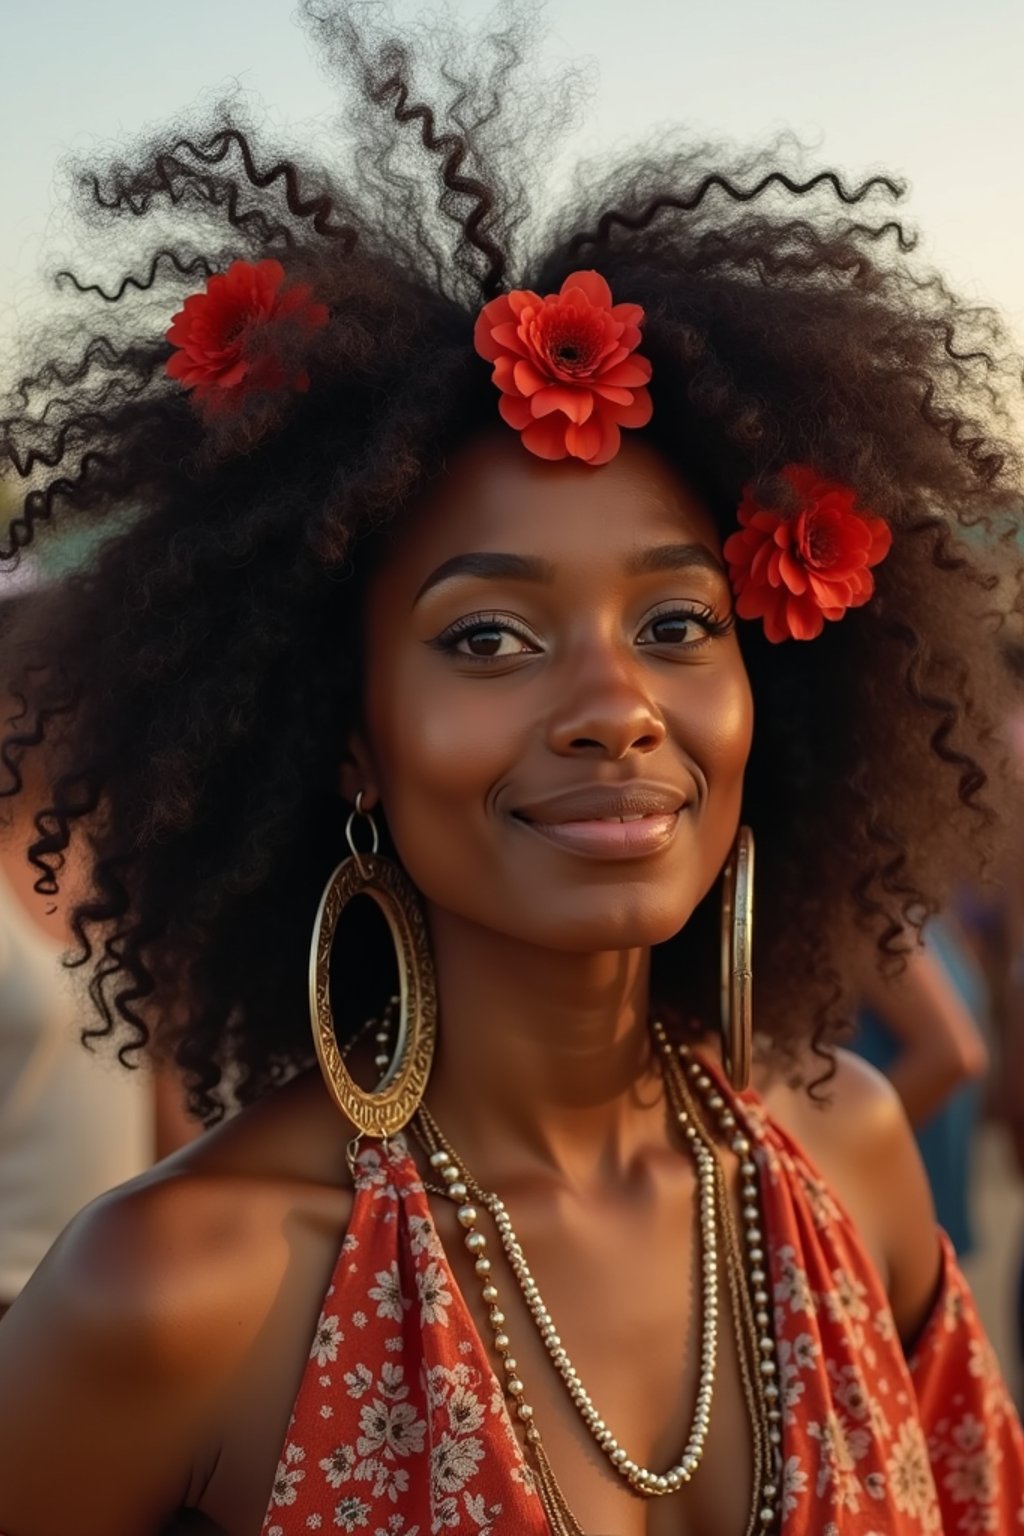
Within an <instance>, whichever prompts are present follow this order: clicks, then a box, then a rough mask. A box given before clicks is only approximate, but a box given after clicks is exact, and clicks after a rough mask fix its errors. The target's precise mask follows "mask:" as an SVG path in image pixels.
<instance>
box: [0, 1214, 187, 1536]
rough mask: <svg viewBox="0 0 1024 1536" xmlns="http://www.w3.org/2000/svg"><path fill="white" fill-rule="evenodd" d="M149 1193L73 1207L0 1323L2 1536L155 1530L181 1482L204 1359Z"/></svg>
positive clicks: (121, 1534) (124, 1535) (146, 1535)
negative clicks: (75, 1211)
mask: <svg viewBox="0 0 1024 1536" xmlns="http://www.w3.org/2000/svg"><path fill="white" fill-rule="evenodd" d="M151 1193H152V1192H151V1191H143V1192H139V1191H136V1192H128V1193H120V1194H118V1195H117V1196H115V1197H113V1198H112V1199H108V1200H106V1201H101V1202H99V1203H98V1204H97V1205H96V1206H93V1207H92V1208H91V1209H90V1210H89V1211H87V1212H86V1213H85V1214H84V1215H83V1216H82V1217H80V1218H78V1219H77V1220H76V1222H75V1223H73V1224H72V1226H71V1227H70V1228H69V1229H68V1231H67V1232H66V1233H65V1234H64V1236H63V1238H62V1239H61V1240H60V1241H59V1242H58V1244H57V1245H56V1246H55V1248H54V1249H53V1250H51V1252H50V1254H49V1256H48V1257H47V1258H46V1259H45V1260H44V1262H43V1264H42V1265H41V1266H40V1268H39V1269H38V1270H37V1272H36V1274H35V1275H34V1276H33V1278H32V1280H31V1281H30V1282H29V1284H28V1286H27V1287H26V1288H25V1290H24V1291H23V1293H22V1295H21V1296H20V1297H19V1299H18V1301H17V1302H16V1303H15V1305H14V1306H13V1307H12V1309H11V1311H10V1312H9V1313H8V1314H7V1315H6V1317H5V1318H4V1320H3V1322H2V1323H0V1531H3V1532H5V1533H6V1536H54V1533H55V1532H59V1533H60V1536H156V1533H157V1532H158V1531H159V1530H160V1529H161V1528H162V1527H163V1525H164V1523H165V1522H166V1520H167V1519H168V1518H169V1516H170V1515H172V1514H173V1513H174V1511H175V1510H176V1509H177V1508H178V1507H179V1505H180V1504H181V1502H182V1500H183V1499H184V1498H185V1496H186V1494H187V1492H188V1488H189V1482H190V1479H191V1476H192V1465H193V1453H194V1450H195V1446H196V1439H197V1436H198V1434H199V1432H200V1425H201V1421H202V1412H203V1406H204V1403H203V1399H204V1395H205V1393H206V1391H207V1389H208V1388H209V1386H210V1370H209V1363H207V1365H206V1366H205V1367H204V1363H203V1360H202V1355H201V1351H199V1350H197V1349H196V1348H195V1347H194V1345H193V1343H192V1342H190V1335H194V1332H195V1330H194V1328H193V1326H192V1324H191V1322H190V1320H189V1316H188V1312H189V1303H190V1300H191V1298H189V1297H188V1295H187V1290H186V1294H185V1295H184V1296H183V1297H182V1298H181V1301H180V1304H179V1301H178V1299H177V1297H176V1290H177V1287H176V1285H175V1279H174V1275H175V1267H174V1265H173V1263H171V1264H169V1265H166V1266H165V1268H164V1275H163V1277H162V1278H161V1275H160V1273H159V1269H160V1263H161V1259H162V1258H166V1256H167V1255H166V1242H167V1230H166V1221H165V1213H164V1212H161V1210H160V1209H159V1202H158V1201H153V1200H152V1199H147V1197H148V1196H149V1195H150V1194H151ZM196 1342H198V1341H196Z"/></svg>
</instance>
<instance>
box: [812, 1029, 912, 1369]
mask: <svg viewBox="0 0 1024 1536" xmlns="http://www.w3.org/2000/svg"><path fill="white" fill-rule="evenodd" d="M799 1091H800V1092H801V1093H804V1090H799ZM828 1092H829V1094H830V1095H831V1102H830V1103H829V1105H828V1107H827V1108H825V1109H824V1110H816V1109H814V1108H813V1107H810V1106H806V1105H805V1107H804V1108H802V1109H801V1111H800V1117H801V1125H800V1128H799V1130H798V1135H799V1136H800V1139H802V1140H803V1141H804V1143H805V1144H806V1145H807V1148H808V1151H810V1152H811V1154H812V1157H813V1158H814V1161H815V1162H816V1163H817V1164H818V1166H819V1168H820V1169H821V1171H822V1173H823V1174H824V1176H825V1177H826V1178H827V1179H828V1181H829V1183H830V1184H831V1185H832V1187H833V1188H834V1189H835V1191H836V1193H837V1194H838V1196H839V1198H840V1199H841V1200H842V1202H843V1204H844V1205H845V1206H846V1208H847V1210H848V1211H849V1213H850V1215H851V1217H852V1219H853V1220H854V1222H855V1224H856V1225H857V1227H858V1229H859V1231H860V1233H861V1236H862V1238H863V1240H864V1241H865V1246H866V1247H867V1248H868V1250H869V1252H871V1253H873V1254H874V1255H875V1256H876V1257H877V1259H878V1261H879V1264H880V1267H881V1270H882V1278H883V1280H884V1282H885V1287H886V1292H887V1294H888V1297H889V1304H890V1306H891V1307H892V1311H893V1316H894V1318H895V1321H896V1327H897V1329H898V1331H899V1335H900V1338H901V1339H902V1340H903V1341H904V1343H907V1342H909V1341H912V1340H913V1339H914V1338H915V1337H916V1335H917V1333H918V1332H919V1330H920V1328H921V1326H922V1324H923V1323H924V1322H925V1320H926V1319H927V1316H928V1312H929V1310H930V1308H931V1304H932V1301H933V1299H934V1296H935V1290H936V1286H937V1284H938V1281H939V1275H940V1265H941V1254H940V1246H939V1236H938V1227H937V1225H936V1220H935V1206H934V1202H933V1200H932V1193H931V1188H930V1186H929V1184H928V1177H927V1174H926V1173H925V1170H924V1164H923V1163H922V1161H921V1154H920V1152H919V1151H918V1148H917V1142H916V1141H915V1139H914V1133H913V1131H912V1130H911V1127H910V1122H909V1120H908V1119H907V1115H906V1112H905V1110H904V1108H903V1105H902V1103H901V1101H900V1098H899V1095H898V1094H897V1093H896V1091H895V1089H894V1088H893V1086H892V1084H891V1083H890V1082H889V1081H888V1079H887V1078H885V1077H884V1076H883V1075H882V1073H880V1072H876V1071H875V1069H874V1068H873V1067H871V1066H869V1065H868V1064H867V1062H865V1061H862V1060H861V1059H860V1057H858V1056H855V1055H853V1054H852V1053H851V1052H849V1051H838V1052H837V1053H836V1074H835V1077H834V1078H833V1079H832V1081H831V1082H830V1084H829V1087H828ZM804 1096H805V1098H806V1095H804Z"/></svg>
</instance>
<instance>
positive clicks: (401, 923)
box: [309, 790, 437, 1164]
mask: <svg viewBox="0 0 1024 1536" xmlns="http://www.w3.org/2000/svg"><path fill="white" fill-rule="evenodd" d="M357 818H361V819H362V820H364V821H367V822H368V823H369V826H370V832H371V849H370V852H369V853H366V852H360V850H359V849H358V848H357V847H356V844H355V840H354V837H353V833H354V829H355V824H356V820H357ZM345 840H346V842H347V843H348V846H349V850H350V854H349V857H348V858H347V859H344V860H343V861H342V862H341V863H340V864H339V865H338V866H337V868H336V869H335V870H334V871H333V873H332V874H331V877H330V879H329V880H328V882H327V884H326V886H325V887H324V892H323V895H322V896H321V898H320V905H319V907H318V909H317V914H316V921H315V922H314V924H313V937H312V942H311V944H310V950H309V1012H310V1020H311V1022H312V1026H313V1043H314V1045H315V1047H316V1055H317V1060H318V1062H319V1063H320V1071H321V1072H322V1074H323V1078H324V1082H325V1083H326V1085H327V1088H328V1090H329V1092H330V1094H331V1097H332V1098H333V1100H334V1102H335V1104H336V1105H337V1106H338V1108H339V1109H340V1110H341V1112H342V1114H343V1115H345V1116H347V1118H348V1119H349V1120H350V1121H351V1122H352V1124H353V1125H354V1126H355V1128H356V1131H357V1132H358V1135H357V1136H356V1138H355V1142H354V1143H353V1144H352V1146H350V1148H349V1163H350V1164H352V1163H353V1162H354V1160H355V1153H356V1149H357V1147H358V1142H359V1139H360V1137H362V1136H370V1137H373V1138H374V1139H376V1140H381V1141H385V1142H386V1141H387V1138H388V1137H389V1136H393V1135H394V1134H395V1132H396V1131H400V1130H401V1129H402V1127H403V1126H405V1125H407V1124H408V1123H409V1121H410V1120H411V1119H412V1117H413V1115H414V1114H415V1113H416V1111H417V1109H418V1108H419V1105H420V1101H421V1100H422V1098H423V1095H424V1093H425V1091H426V1087H427V1081H428V1079H429V1077H430V1069H431V1067H432V1065H433V1060H434V1047H435V1044H436V1040H437V983H436V980H435V976H434V964H433V961H432V959H431V956H430V945H429V941H428V938H427V928H426V923H425V922H424V920H423V912H422V909H421V907H420V903H419V898H418V897H417V895H416V892H415V890H414V889H413V886H412V884H411V883H410V881H409V880H408V878H407V877H406V875H405V874H404V873H403V871H402V870H401V869H400V868H399V866H398V865H397V864H395V863H393V862H392V861H391V860H390V859H382V858H380V857H379V856H378V852H377V850H378V848H379V847H380V838H379V836H378V833H377V824H376V822H375V821H374V819H373V815H372V813H370V812H368V811H364V810H363V792H362V790H360V791H359V793H358V795H357V796H356V804H355V810H354V811H352V813H351V814H350V815H349V818H348V821H347V823H346V825H345ZM361 895H365V896H370V897H372V899H373V900H374V901H375V902H376V903H377V905H378V907H379V908H380V910H381V912H382V913H383V914H384V918H385V920H386V922H387V925H388V929H389V931H390V933H391V940H392V943H393V944H394V946H395V957H396V959H397V962H398V978H399V991H398V1004H399V1019H398V1037H397V1040H396V1042H395V1049H394V1053H393V1055H392V1057H391V1061H390V1064H389V1066H388V1067H387V1069H386V1071H385V1072H384V1075H383V1077H382V1078H381V1080H380V1082H379V1083H378V1085H377V1087H376V1088H375V1089H374V1090H373V1091H372V1092H369V1093H368V1092H367V1091H366V1090H365V1089H364V1088H361V1087H360V1086H359V1084H358V1083H357V1082H356V1081H355V1079H354V1078H353V1076H352V1074H351V1073H350V1072H349V1070H348V1067H347V1066H346V1065H345V1062H344V1060H343V1058H342V1054H341V1051H340V1049H339V1047H338V1041H337V1037H336V1035H335V1030H334V1015H333V1013H332V1010H331V989H330V979H331V951H332V949H333V947H334V939H335V934H336V932H337V928H338V921H339V919H340V917H341V914H342V912H343V911H344V910H345V908H346V907H347V906H348V904H349V902H350V901H351V900H352V898H353V897H354V896H361Z"/></svg>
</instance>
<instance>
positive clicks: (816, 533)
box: [805, 517, 839, 567]
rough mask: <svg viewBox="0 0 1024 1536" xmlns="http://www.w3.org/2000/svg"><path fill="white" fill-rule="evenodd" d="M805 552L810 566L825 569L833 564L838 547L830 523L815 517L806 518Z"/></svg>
mask: <svg viewBox="0 0 1024 1536" xmlns="http://www.w3.org/2000/svg"><path fill="white" fill-rule="evenodd" d="M805 551H806V557H807V560H808V562H809V563H810V564H811V565H817V566H824V567H827V566H830V565H833V564H834V563H835V559H836V555H837V554H838V551H839V546H838V541H837V539H836V536H835V529H834V528H833V527H832V525H831V524H830V523H824V522H822V521H821V519H820V518H816V517H813V518H808V520H807V539H806V544H805Z"/></svg>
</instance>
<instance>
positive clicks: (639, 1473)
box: [378, 1023, 782, 1536]
mask: <svg viewBox="0 0 1024 1536" xmlns="http://www.w3.org/2000/svg"><path fill="white" fill-rule="evenodd" d="M652 1032H653V1035H654V1039H655V1043H656V1045H657V1048H658V1052H659V1055H660V1057H661V1060H662V1065H663V1073H664V1079H665V1086H666V1092H667V1094H668V1098H669V1103H670V1105H671V1108H672V1113H673V1116H674V1118H675V1120H676V1122H677V1124H678V1126H679V1128H680V1131H681V1133H682V1137H683V1142H684V1145H685V1147H686V1149H687V1151H688V1152H689V1153H690V1155H691V1156H692V1158H693V1160H694V1164H695V1167H696V1171H697V1191H698V1200H697V1207H698V1215H697V1225H698V1229H699V1260H700V1268H701V1303H702V1306H701V1325H700V1358H699V1372H698V1383H697V1395H696V1399H695V1402H694V1408H693V1415H692V1421H691V1424H690V1430H689V1436H688V1439H687V1443H686V1446H685V1448H684V1450H683V1453H682V1455H681V1456H680V1458H679V1460H678V1461H677V1462H676V1463H675V1464H674V1465H673V1466H671V1467H669V1468H668V1469H667V1470H665V1471H664V1472H656V1471H655V1470H653V1469H652V1468H650V1467H645V1466H643V1465H641V1463H640V1462H639V1461H637V1460H636V1459H635V1458H634V1457H632V1456H631V1455H630V1454H629V1452H628V1451H627V1450H626V1448H625V1447H624V1446H623V1445H621V1444H620V1443H619V1441H618V1439H617V1438H616V1436H615V1435H614V1434H613V1433H612V1431H611V1429H610V1428H609V1426H608V1424H607V1422H606V1420H605V1419H604V1417H603V1416H602V1415H601V1414H600V1413H599V1411H598V1409H597V1406H596V1404H595V1403H594V1401H593V1399H592V1397H591V1395H590V1393H589V1392H588V1391H587V1389H586V1387H585V1386H584V1384H583V1382H582V1381H581V1380H580V1377H579V1373H578V1372H577V1370H576V1368H575V1366H574V1365H573V1363H572V1360H571V1358H570V1356H569V1353H568V1351H567V1349H566V1348H565V1345H564V1344H563V1342H562V1338H561V1335H560V1334H559V1332H558V1329H557V1327H556V1325H555V1322H554V1320H553V1319H552V1317H551V1314H550V1312H549V1311H548V1309H547V1307H546V1306H545V1304H544V1299H543V1297H542V1295H541V1293H540V1290H539V1288H538V1286H537V1282H536V1280H535V1279H534V1276H533V1274H532V1272H531V1270H530V1267H529V1265H528V1263H527V1260H526V1256H525V1254H524V1253H523V1248H522V1244H521V1243H520V1242H519V1239H518V1238H517V1236H516V1234H515V1231H514V1229H513V1226H512V1222H511V1219H510V1217H509V1214H508V1211H507V1210H506V1208H505V1205H504V1203H503V1201H502V1200H501V1199H500V1198H499V1197H498V1196H497V1195H496V1194H493V1193H492V1192H490V1191H488V1190H485V1189H483V1188H482V1187H481V1185H480V1184H479V1183H478V1182H477V1181H476V1180H475V1179H474V1178H473V1176H472V1174H470V1173H469V1171H468V1170H467V1168H466V1165H465V1162H464V1161H463V1159H462V1158H461V1157H459V1155H458V1154H457V1153H456V1151H455V1149H454V1148H453V1147H452V1145H451V1143H450V1142H449V1141H448V1140H447V1139H446V1138H445V1136H444V1134H443V1133H442V1131H441V1129H440V1127H439V1126H438V1124H437V1121H436V1120H435V1119H434V1117H433V1115H432V1114H431V1113H430V1111H429V1110H428V1109H427V1107H426V1105H425V1104H421V1106H420V1108H419V1110H418V1111H417V1114H416V1116H415V1118H414V1119H413V1121H412V1125H411V1128H412V1130H413V1131H414V1132H415V1134H416V1136H417V1138H418V1139H419V1141H420V1142H421V1143H422V1145H423V1148H424V1151H425V1152H426V1155H427V1157H428V1160H429V1163H430V1166H431V1168H432V1169H433V1170H435V1172H436V1173H437V1175H438V1177H439V1178H440V1180H441V1183H440V1184H439V1185H434V1184H431V1183H428V1184H427V1188H428V1189H429V1190H430V1191H431V1192H432V1193H434V1194H438V1195H442V1196H443V1197H444V1198H445V1199H446V1200H449V1201H451V1202H453V1203H454V1205H455V1206H456V1217H457V1219H458V1222H459V1224H460V1226H461V1227H462V1228H463V1230H464V1242H465V1245H466V1248H467V1250H468V1251H469V1254H470V1256H471V1257H472V1259H473V1261H474V1267H475V1270H476V1274H477V1276H478V1278H479V1280H480V1283H481V1297H482V1300H483V1302H484V1306H485V1308H486V1311H487V1318H488V1323H489V1325H490V1330H491V1343H492V1346H493V1349H494V1352H495V1354H496V1355H497V1356H498V1358H499V1360H500V1363H501V1376H502V1378H503V1387H504V1391H505V1395H506V1398H507V1399H508V1402H509V1405H510V1409H511V1411H512V1413H513V1415H514V1416H515V1418H517V1419H518V1421H519V1423H520V1424H521V1426H522V1429H523V1434H524V1438H525V1440H526V1444H527V1448H528V1452H529V1454H530V1455H531V1457H532V1460H533V1464H534V1469H535V1474H536V1477H537V1484H538V1490H539V1493H540V1496H541V1500H542V1503H543V1505H544V1509H545V1513H546V1514H547V1517H548V1520H549V1523H550V1525H551V1528H552V1531H553V1533H554V1536H584V1533H583V1531H582V1528H581V1526H580V1525H579V1522H578V1521H577V1520H576V1518H575V1516H574V1515H573V1514H572V1512H571V1510H570V1509H569V1507H568V1504H567V1503H566V1501H565V1497H564V1495H563V1494H562V1491H561V1488H560V1487H559V1485H558V1480H557V1478H556V1477H555V1474H554V1471H553V1470H552V1467H551V1463H550V1461H549V1460H548V1457H547V1454H546V1452H545V1450H544V1445H543V1441H542V1439H541V1435H540V1431H539V1429H538V1428H537V1425H536V1423H535V1419H534V1411H533V1407H532V1405H531V1404H530V1403H529V1401H528V1400H527V1396H526V1387H525V1384H524V1383H523V1381H522V1379H521V1377H520V1373H519V1366H518V1363H517V1361H516V1359H515V1356H514V1354H513V1350H512V1342H511V1340H510V1338H509V1336H508V1333H507V1331H506V1330H507V1322H506V1317H505V1313H504V1312H503V1311H502V1309H501V1305H500V1296H499V1292H498V1288H497V1286H496V1285H495V1283H494V1280H495V1277H494V1271H493V1266H492V1263H491V1259H490V1258H489V1256H488V1252H487V1247H488V1240H487V1236H486V1233H485V1232H484V1231H482V1230H481V1211H486V1212H487V1214H488V1215H489V1216H490V1218H491V1220H492V1221H493V1223H494V1227H495V1229H496V1232H497V1235H498V1240H499V1242H500V1244H501V1246H502V1249H503V1250H504V1253H505V1257H506V1259H507V1260H508V1264H509V1267H510V1269H511V1271H512V1274H513V1277H514V1279H515V1281H516V1284H517V1285H518V1287H519V1289H520V1291H521V1293H522V1296H523V1300H524V1302H525V1304H526V1307H527V1309H528V1311H529V1313H530V1316H531V1317H532V1319H533V1322H534V1325H535V1327H536V1329H537V1332H538V1334H539V1336H540V1340H541V1343H542V1344H543V1345H544V1348H545V1350H546V1351H547V1354H548V1356H549V1358H550V1360H551V1363H552V1365H553V1366H554V1368H555V1370H556V1371H557V1373H558V1375H559V1377H560V1378H561V1380H562V1382H563V1384H564V1385H565V1388H566V1391H567V1392H568V1395H569V1399H570V1401H571V1403H572V1405H573V1407H574V1409H575V1411H576V1412H577V1414H578V1415H579V1417H580V1419H581V1420H582V1422H583V1424H584V1425H585V1427H586V1429H587V1431H588V1433H589V1434H590V1436H591V1438H592V1439H593V1441H594V1442H595V1444H596V1445H597V1447H598V1448H599V1450H600V1451H601V1452H602V1454H603V1456H604V1457H605V1458H606V1459H607V1462H608V1464H609V1466H610V1467H611V1468H612V1469H613V1470H614V1471H615V1472H616V1473H617V1474H618V1476H619V1477H621V1478H622V1479H624V1481H625V1482H626V1483H628V1485H629V1486H630V1488H631V1489H632V1490H633V1491H634V1492H635V1493H637V1494H638V1495H640V1496H642V1497H645V1498H659V1497H664V1496H666V1495H668V1494H672V1493H676V1492H677V1491H678V1490H679V1489H680V1488H682V1487H684V1486H685V1485H686V1484H687V1483H689V1482H690V1481H691V1480H692V1478H693V1477H694V1475H695V1473H696V1472H697V1469H698V1467H699V1466H700V1464H701V1461H702V1459H703V1454H704V1448H705V1443H706V1441H707V1436H708V1430H709V1427H710V1420H711V1407H712V1399H713V1396H714V1388H715V1373H716V1367H717V1360H718V1337H719V1330H718V1291H719V1272H720V1266H721V1268H722V1270H723V1271H724V1277H725V1282H726V1291H727V1294H728V1297H729V1306H730V1310H731V1313H732V1317H733V1324H734V1332H735V1336H736V1342H737V1353H738V1356H739V1365H740V1378H741V1385H742V1389H743V1396H744V1400H745V1403H746V1407H747V1413H748V1416H749V1419H750V1427H751V1439H752V1447H753V1463H754V1476H753V1490H752V1499H751V1507H750V1515H749V1518H748V1522H747V1526H746V1536H757V1533H762V1536H766V1533H769V1532H771V1531H773V1530H775V1529H776V1528H777V1523H778V1503H779V1491H780V1481H781V1441H782V1432H781V1423H782V1414H781V1411H780V1408H779V1396H780V1394H779V1387H778V1384H777V1381H776V1375H777V1367H776V1361H775V1343H774V1339H773V1337H772V1332H771V1316H770V1305H769V1296H768V1290H767V1284H768V1277H767V1273H766V1269H765V1263H766V1256H765V1250H764V1228H763V1221H762V1217H761V1210H760V1191H759V1188H758V1181H757V1167H756V1164H755V1163H754V1161H753V1158H752V1155H751V1146H750V1142H749V1140H748V1138H747V1136H746V1135H745V1134H744V1133H743V1130H742V1128H741V1127H740V1126H739V1125H738V1124H737V1121H736V1117H735V1115H734V1114H733V1112H732V1110H731V1109H730V1108H729V1106H728V1104H727V1103H726V1101H725V1099H724V1098H723V1096H722V1095H721V1094H720V1093H719V1092H718V1090H717V1088H716V1086H715V1084H714V1082H713V1081H712V1079H711V1077H710V1076H709V1075H708V1073H707V1072H705V1070H704V1068H703V1066H702V1064H701V1063H700V1062H699V1061H698V1060H697V1059H696V1058H695V1057H694V1056H693V1055H692V1053H691V1052H690V1051H689V1049H688V1048H687V1047H686V1046H685V1045H678V1044H677V1045H673V1044H672V1042H670V1041H669V1039H668V1037H667V1035H666V1034H665V1031H664V1029H663V1028H662V1026H661V1025H660V1024H657V1023H656V1024H654V1025H653V1026H652ZM378 1039H379V1037H378ZM697 1098H699V1099H700V1101H701V1103H702V1105H703V1108H704V1109H705V1110H706V1112H707V1115H708V1117H709V1118H712V1119H716V1120H717V1122H718V1129H719V1133H720V1135H721V1137H722V1139H723V1140H724V1141H725V1142H726V1144H727V1145H729V1146H731V1148H732V1151H733V1152H734V1153H735V1154H736V1155H737V1157H738V1158H739V1160H740V1193H741V1216H742V1222H743V1239H742V1242H741V1239H740V1236H739V1233H738V1231H737V1224H736V1220H735V1217H734V1214H733V1211H732V1203H731V1200H730V1197H729V1191H728V1188H727V1185H726V1179H725V1172H724V1168H723V1166H722V1161H721V1156H720V1150H719V1146H718V1144H717V1142H716V1140H715V1137H714V1136H713V1135H712V1134H711V1132H710V1131H709V1129H708V1126H707V1124H706V1122H705V1119H704V1117H703V1115H702V1110H701V1107H699V1106H698V1103H697Z"/></svg>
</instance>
